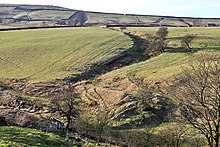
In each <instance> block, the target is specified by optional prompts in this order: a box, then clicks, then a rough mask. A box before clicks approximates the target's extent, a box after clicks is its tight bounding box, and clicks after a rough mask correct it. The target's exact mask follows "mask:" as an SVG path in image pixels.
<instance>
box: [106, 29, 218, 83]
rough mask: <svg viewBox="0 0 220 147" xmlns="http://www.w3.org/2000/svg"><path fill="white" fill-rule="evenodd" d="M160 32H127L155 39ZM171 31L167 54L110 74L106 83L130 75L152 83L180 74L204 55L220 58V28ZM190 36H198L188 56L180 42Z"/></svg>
mask: <svg viewBox="0 0 220 147" xmlns="http://www.w3.org/2000/svg"><path fill="white" fill-rule="evenodd" d="M157 30H158V28H128V29H127V31H131V32H135V33H136V34H146V33H148V34H152V35H155V33H156V31H157ZM168 30H169V35H168V38H169V39H170V42H169V45H168V47H169V49H166V52H165V53H163V54H161V55H159V56H157V57H154V58H151V59H149V60H147V61H144V62H140V63H136V64H133V65H131V66H127V67H124V68H121V69H118V70H115V71H112V72H110V73H107V74H106V75H104V76H103V79H108V78H113V77H126V76H127V74H128V73H134V74H136V75H138V76H141V77H143V78H147V79H151V80H160V79H161V80H163V79H166V78H168V77H171V76H172V75H174V74H177V73H178V72H180V71H181V69H182V67H183V66H184V65H185V64H187V63H189V62H191V61H193V60H194V59H195V57H196V56H198V55H199V54H200V53H201V52H203V51H212V52H215V53H216V54H220V28H169V29H168ZM186 34H193V35H196V36H197V38H196V39H195V40H194V41H193V42H192V44H191V46H192V47H193V48H194V51H195V52H194V53H186V52H184V49H181V48H179V46H180V41H179V40H178V39H177V38H178V37H181V36H184V35H186ZM206 43H207V44H206Z"/></svg>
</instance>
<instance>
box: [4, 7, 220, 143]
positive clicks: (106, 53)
mask: <svg viewBox="0 0 220 147" xmlns="http://www.w3.org/2000/svg"><path fill="white" fill-rule="evenodd" d="M0 7H1V8H2V9H0V20H1V26H0V27H1V28H10V27H15V28H19V27H42V28H35V30H31V29H27V28H26V29H24V30H16V29H15V30H7V29H6V30H7V31H1V32H0V44H1V46H0V66H1V70H0V146H68V145H69V144H68V143H66V142H65V141H64V140H63V138H61V137H59V136H56V135H54V134H52V133H47V132H53V133H55V134H56V133H57V134H59V135H61V136H63V135H64V136H65V135H66V136H65V137H66V139H67V140H68V141H70V142H71V143H74V144H75V143H79V145H80V144H82V145H85V146H89V144H90V143H92V144H90V145H91V146H92V145H93V144H94V145H95V144H96V145H97V146H102V145H103V146H104V144H105V145H106V143H109V145H111V146H126V145H127V146H164V145H167V146H172V145H170V144H169V143H168V142H169V140H167V139H171V142H172V141H173V139H176V138H174V137H173V136H175V133H181V131H182V130H183V131H184V135H182V134H181V135H182V136H181V135H180V137H181V139H180V141H181V142H182V141H183V142H184V143H182V146H206V145H207V144H206V142H205V140H204V138H203V137H202V136H200V134H199V133H198V132H197V131H194V129H192V128H190V127H189V128H188V125H189V124H182V123H179V117H181V114H179V111H178V107H179V105H178V104H177V103H178V102H177V99H176V98H175V96H173V95H172V93H170V91H169V90H170V89H169V88H170V87H169V86H170V85H169V84H171V85H172V84H175V82H177V81H175V79H174V76H176V75H177V74H178V73H180V72H181V71H182V70H183V67H185V66H186V65H187V64H188V63H192V62H193V61H194V60H195V59H197V58H198V57H199V56H200V57H201V55H204V53H206V55H208V54H215V55H216V57H217V56H218V55H220V28H219V27H189V26H191V25H193V24H194V25H195V22H197V23H196V24H197V25H199V26H207V25H208V23H210V24H212V25H211V26H213V24H215V25H218V24H219V19H195V18H176V17H162V16H140V15H122V14H107V13H96V12H83V11H77V10H70V9H66V8H61V7H55V6H40V5H39V6H32V5H0ZM125 24H126V25H127V26H129V25H130V26H132V27H126V28H125V29H124V30H123V29H121V28H118V27H115V28H114V27H113V26H121V25H125ZM54 25H55V26H64V27H65V26H103V25H104V26H105V25H108V26H111V27H107V28H105V27H72V28H48V27H51V26H54ZM135 25H144V26H158V25H164V26H175V27H168V32H169V33H168V36H167V37H166V39H165V40H164V41H165V42H166V43H167V45H166V47H165V49H164V51H163V52H160V53H159V54H156V55H155V56H151V55H150V54H147V53H148V52H147V51H148V50H149V48H148V47H149V46H148V47H146V46H143V45H144V43H146V42H145V41H146V40H144V39H143V38H144V37H149V38H150V37H152V36H151V35H154V36H155V35H156V32H157V31H158V27H143V26H142V27H134V26H135ZM176 26H185V27H176ZM43 28H44V29H43ZM3 30H4V29H3ZM146 34H148V35H146ZM187 34H190V35H193V36H195V38H194V39H193V41H192V42H191V44H190V46H191V47H192V51H191V52H189V51H187V50H186V48H185V47H184V46H183V45H182V43H181V41H180V39H181V37H183V36H185V35H187ZM141 37H143V38H141ZM149 38H147V39H149ZM145 39H146V38H145ZM151 41H152V40H151ZM148 45H149V44H148ZM216 59H217V58H216ZM218 59H219V58H218ZM218 74H219V73H218ZM218 79H219V77H218ZM66 87H70V89H65V88H66ZM73 90H75V91H73ZM75 92H76V93H75ZM73 94H76V95H73ZM63 97H64V98H66V99H67V100H71V101H74V100H78V99H77V97H80V100H79V101H80V102H79V103H78V102H76V103H75V101H74V106H75V107H77V109H75V110H76V111H77V110H78V109H79V111H77V113H78V112H79V115H77V117H75V116H74V119H72V121H73V122H72V123H71V126H70V128H69V129H66V130H68V131H67V132H66V134H63V133H64V132H65V131H66V130H65V128H64V126H65V125H66V124H67V123H66V122H67V119H68V118H66V117H63V116H65V115H62V114H61V113H62V111H60V109H59V108H57V107H56V106H57V105H59V104H65V102H66V101H65V99H62V98H63ZM72 98H74V100H72ZM57 103H58V104H57ZM70 103H71V102H68V104H67V105H64V109H66V108H67V109H68V108H69V105H70ZM71 107H72V106H71ZM69 112H70V111H69V110H68V111H67V113H66V114H69ZM70 113H71V112H70ZM181 121H182V120H181ZM7 125H8V126H11V125H12V126H20V127H23V128H18V127H7ZM186 128H187V129H188V130H187V131H186V130H185V129H186ZM35 129H37V130H35ZM64 130H65V131H64ZM173 132H174V134H172V133H173ZM167 133H168V134H167ZM169 133H170V134H169ZM167 135H171V136H167ZM140 136H141V137H140ZM27 138H28V140H27ZM149 138H150V139H149ZM178 139H179V138H178ZM146 140H148V141H146ZM149 140H150V141H149ZM149 144H150V145H149Z"/></svg>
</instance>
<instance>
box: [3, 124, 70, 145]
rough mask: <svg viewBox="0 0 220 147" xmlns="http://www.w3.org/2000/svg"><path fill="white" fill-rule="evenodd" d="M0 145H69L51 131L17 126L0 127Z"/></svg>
mask: <svg viewBox="0 0 220 147" xmlns="http://www.w3.org/2000/svg"><path fill="white" fill-rule="evenodd" d="M0 133H1V134H0V146H1V147H8V146H13V147H22V146H35V147H37V146H38V147H40V146H44V147H51V146H56V147H62V146H63V147H67V146H71V145H70V144H68V143H66V142H65V141H64V139H63V138H61V137H59V136H57V135H54V134H52V133H45V132H41V131H38V130H34V129H27V128H18V127H0Z"/></svg>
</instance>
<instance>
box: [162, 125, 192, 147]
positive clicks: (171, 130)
mask: <svg viewBox="0 0 220 147" xmlns="http://www.w3.org/2000/svg"><path fill="white" fill-rule="evenodd" d="M187 130H188V127H187V126H186V125H184V124H181V123H171V124H169V125H165V126H163V127H162V129H161V130H160V131H159V134H160V137H161V144H162V145H168V146H173V147H179V146H180V145H182V144H184V143H186V141H187V139H186V136H187V135H188V134H187Z"/></svg>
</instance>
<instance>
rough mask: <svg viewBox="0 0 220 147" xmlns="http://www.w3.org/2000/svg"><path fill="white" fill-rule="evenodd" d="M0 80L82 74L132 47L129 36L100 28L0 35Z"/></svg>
mask: <svg viewBox="0 0 220 147" xmlns="http://www.w3.org/2000/svg"><path fill="white" fill-rule="evenodd" d="M0 44H1V46H0V66H1V71H0V77H1V78H17V79H21V78H26V79H28V80H35V81H48V80H49V81H50V80H54V79H62V78H64V77H67V76H70V75H73V74H77V73H81V72H83V71H84V70H85V69H88V68H90V66H91V65H92V64H94V63H98V62H101V61H104V60H107V59H110V58H112V57H114V56H116V55H118V54H120V53H121V52H123V51H125V50H127V49H129V48H130V47H131V46H132V41H131V39H130V38H129V37H128V36H125V35H123V34H122V33H120V32H116V31H110V30H108V29H102V28H75V29H48V30H26V31H10V32H1V33H0Z"/></svg>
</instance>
